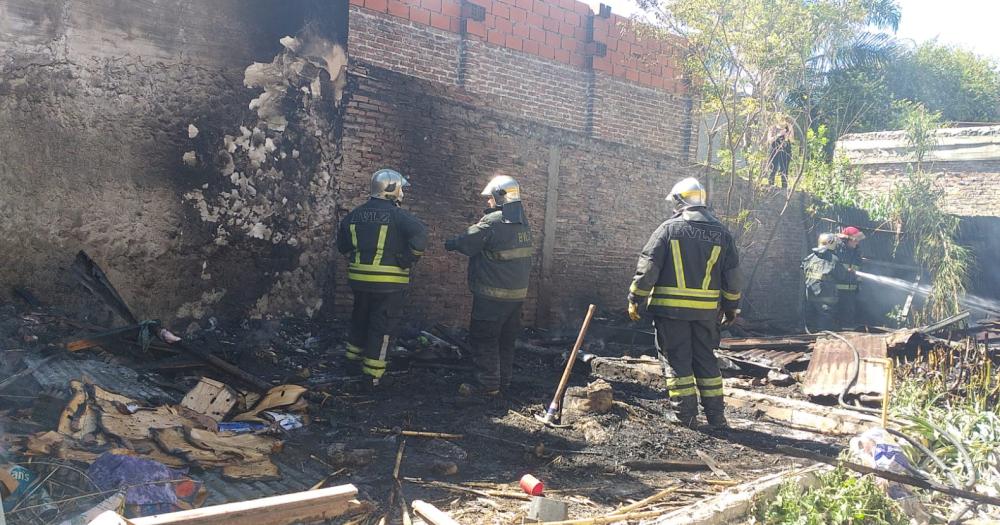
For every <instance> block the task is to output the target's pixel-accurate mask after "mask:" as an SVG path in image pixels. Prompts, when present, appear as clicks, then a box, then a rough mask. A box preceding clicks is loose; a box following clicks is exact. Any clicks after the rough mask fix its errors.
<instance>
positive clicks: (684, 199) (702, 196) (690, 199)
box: [667, 177, 708, 210]
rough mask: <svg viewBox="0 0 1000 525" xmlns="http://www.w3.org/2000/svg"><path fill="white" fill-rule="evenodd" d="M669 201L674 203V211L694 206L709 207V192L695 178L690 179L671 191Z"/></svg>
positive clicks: (675, 186) (681, 182) (679, 183)
mask: <svg viewBox="0 0 1000 525" xmlns="http://www.w3.org/2000/svg"><path fill="white" fill-rule="evenodd" d="M667 200H668V201H670V202H673V203H674V209H677V210H680V209H684V208H690V207H694V206H708V192H707V191H705V187H704V186H702V185H701V183H700V182H698V179H696V178H694V177H688V178H686V179H684V180H682V181H680V182H678V183H677V184H674V187H673V188H671V189H670V193H669V194H668V195H667Z"/></svg>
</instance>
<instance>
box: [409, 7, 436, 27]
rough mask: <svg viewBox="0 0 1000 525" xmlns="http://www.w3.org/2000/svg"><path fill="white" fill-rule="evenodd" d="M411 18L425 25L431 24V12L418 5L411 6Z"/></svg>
mask: <svg viewBox="0 0 1000 525" xmlns="http://www.w3.org/2000/svg"><path fill="white" fill-rule="evenodd" d="M410 20H413V21H414V22H416V23H418V24H423V25H425V26H429V25H431V12H430V11H428V10H426V9H424V8H422V7H416V6H410Z"/></svg>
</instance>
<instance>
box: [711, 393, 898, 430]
mask: <svg viewBox="0 0 1000 525" xmlns="http://www.w3.org/2000/svg"><path fill="white" fill-rule="evenodd" d="M725 395H726V404H727V405H728V406H733V407H742V408H751V409H754V410H758V411H760V412H762V413H764V414H765V415H767V416H768V417H770V418H772V419H775V420H778V421H782V422H784V423H787V424H788V426H791V427H792V428H800V429H804V430H809V431H812V432H820V433H822V434H830V435H840V436H853V435H857V434H860V433H862V432H864V431H866V430H868V429H869V428H871V427H872V426H873V425H878V424H880V421H879V419H878V418H876V417H872V416H868V415H866V414H860V413H857V412H852V411H850V410H845V409H843V408H837V407H829V406H823V405H817V404H815V403H810V402H808V401H798V400H795V399H786V398H783V397H777V396H771V395H767V394H761V393H759V392H752V391H750V390H742V389H739V388H731V387H727V388H726V389H725Z"/></svg>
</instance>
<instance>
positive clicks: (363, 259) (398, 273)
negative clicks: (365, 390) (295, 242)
mask: <svg viewBox="0 0 1000 525" xmlns="http://www.w3.org/2000/svg"><path fill="white" fill-rule="evenodd" d="M409 185H410V183H409V182H407V180H406V178H405V177H403V175H402V174H400V173H399V172H398V171H395V170H391V169H380V170H378V171H376V172H375V173H373V174H372V179H371V191H370V192H369V199H368V202H366V203H364V204H362V205H361V206H358V207H357V208H355V209H353V210H351V212H350V213H348V214H347V215H346V216H345V217H344V218H343V219H342V220H341V221H340V226H339V228H338V231H337V250H338V251H339V252H340V253H341V254H343V255H344V256H346V257H347V259H348V268H347V282H348V283H349V284H350V286H351V290H352V291H353V292H354V308H353V311H352V312H351V328H350V334H349V337H348V343H347V355H346V357H347V364H348V369H349V371H351V372H354V373H361V374H363V376H364V378H365V380H366V382H365V384H367V385H368V386H371V387H374V386H376V385H378V383H379V381H380V380H381V379H382V376H383V375H384V374H385V369H386V355H387V353H388V351H389V348H391V347H392V340H393V337H394V335H395V330H396V325H397V324H398V322H399V319H400V317H401V316H402V309H403V298H404V297H403V296H404V292H405V291H406V289H407V288H408V287H409V284H410V269H411V267H412V266H413V265H414V264H415V263H416V262H417V260H418V259H420V257H421V256H422V255H423V254H424V249H425V248H426V246H427V228H426V227H425V226H424V224H423V223H422V222H420V220H419V219H417V218H416V217H414V216H413V215H412V214H410V213H409V212H407V211H405V210H403V209H402V208H400V207H399V206H400V205H401V204H402V202H403V188H405V187H407V186H409Z"/></svg>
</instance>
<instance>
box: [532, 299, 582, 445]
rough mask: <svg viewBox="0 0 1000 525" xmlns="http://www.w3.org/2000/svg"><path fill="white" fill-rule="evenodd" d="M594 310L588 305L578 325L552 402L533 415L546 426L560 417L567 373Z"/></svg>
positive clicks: (553, 424) (554, 423)
mask: <svg viewBox="0 0 1000 525" xmlns="http://www.w3.org/2000/svg"><path fill="white" fill-rule="evenodd" d="M595 310H597V307H596V306H594V305H590V308H588V309H587V317H586V318H584V320H583V326H581V327H580V335H578V336H576V344H574V345H573V351H572V352H570V353H569V360H568V361H566V368H565V369H564V370H563V374H562V378H561V379H560V380H559V386H558V387H557V388H556V395H555V396H554V397H553V398H552V403H549V409H548V410H547V411H546V412H545V414H543V415H537V416H535V419H537V420H539V421H541V422H542V423H544V424H545V425H546V426H549V427H555V426H557V425H558V423H559V419H560V418H561V417H562V400H563V395H564V394H565V393H566V384H567V383H569V375H570V373H571V372H572V371H573V365H574V364H575V363H576V354H577V353H578V352H579V351H580V347H581V346H583V337H584V336H585V335H587V328H590V320H591V319H592V318H593V317H594V311H595Z"/></svg>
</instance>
